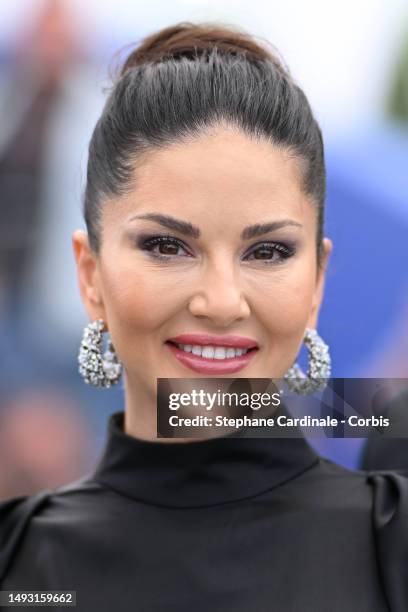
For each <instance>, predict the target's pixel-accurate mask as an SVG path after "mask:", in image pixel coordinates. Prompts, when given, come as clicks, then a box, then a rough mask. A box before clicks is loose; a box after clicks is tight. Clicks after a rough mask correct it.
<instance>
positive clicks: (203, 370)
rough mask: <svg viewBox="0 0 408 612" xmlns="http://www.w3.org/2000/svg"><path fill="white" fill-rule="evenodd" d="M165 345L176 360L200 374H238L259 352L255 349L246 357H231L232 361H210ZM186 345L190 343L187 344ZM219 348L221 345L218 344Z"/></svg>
mask: <svg viewBox="0 0 408 612" xmlns="http://www.w3.org/2000/svg"><path fill="white" fill-rule="evenodd" d="M165 344H166V346H168V347H169V349H170V351H171V352H172V353H173V355H174V356H175V357H176V359H178V360H179V361H180V362H181V363H182V364H183V365H185V366H186V367H188V368H190V369H191V370H194V371H195V372H199V373H200V374H233V373H234V372H238V371H239V370H242V369H243V368H244V367H245V366H247V365H248V364H249V362H250V361H251V359H252V358H253V356H254V355H255V354H256V353H257V352H258V348H255V349H254V350H252V351H249V352H248V353H245V355H240V356H239V357H231V358H230V359H209V358H207V357H200V356H199V355H193V353H186V352H185V351H183V350H182V349H179V348H178V346H176V345H175V344H172V343H171V342H169V341H167V342H166V343H165ZM181 344H184V342H181ZM185 344H190V343H189V342H186V343H185ZM217 346H220V345H219V344H218V345H217ZM221 346H222V345H221ZM235 346H237V345H235Z"/></svg>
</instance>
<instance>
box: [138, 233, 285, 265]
mask: <svg viewBox="0 0 408 612" xmlns="http://www.w3.org/2000/svg"><path fill="white" fill-rule="evenodd" d="M168 243H171V244H175V245H176V246H178V247H181V248H182V249H184V250H187V249H186V247H185V245H184V244H183V242H182V241H181V240H179V239H178V238H175V237H174V236H152V237H150V238H148V239H147V240H146V239H142V240H141V241H140V244H139V247H140V248H141V249H142V250H143V251H148V253H149V254H150V255H151V256H152V257H154V258H156V259H159V260H161V261H169V260H170V259H172V258H173V257H178V255H163V254H162V253H154V252H153V249H154V248H155V247H156V246H159V245H160V244H168ZM264 247H266V248H268V249H271V251H272V252H273V253H278V254H279V259H278V262H276V261H270V260H265V259H259V260H256V259H255V260H251V261H259V262H261V263H262V264H265V265H277V263H278V264H279V263H282V262H284V261H285V260H286V259H289V258H290V257H292V256H293V255H294V254H295V248H294V247H293V246H288V245H285V244H283V243H281V242H260V243H257V244H255V245H253V247H252V251H251V253H250V254H252V253H253V252H254V251H257V250H258V249H260V248H264Z"/></svg>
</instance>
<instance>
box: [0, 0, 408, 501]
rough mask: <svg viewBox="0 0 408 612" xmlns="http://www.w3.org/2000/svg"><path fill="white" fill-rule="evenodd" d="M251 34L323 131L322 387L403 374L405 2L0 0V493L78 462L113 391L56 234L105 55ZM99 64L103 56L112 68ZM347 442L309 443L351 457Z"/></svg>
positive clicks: (83, 460)
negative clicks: (268, 46)
mask: <svg viewBox="0 0 408 612" xmlns="http://www.w3.org/2000/svg"><path fill="white" fill-rule="evenodd" d="M186 20H191V21H221V22H223V23H225V24H231V25H236V26H240V27H243V28H244V29H246V30H247V31H248V32H250V33H252V34H254V35H256V36H258V37H261V38H264V39H267V40H268V41H270V42H271V43H272V44H273V45H275V46H276V48H277V49H278V50H279V52H280V53H281V54H282V56H283V58H284V60H285V62H286V63H287V65H288V66H289V69H290V71H291V73H292V74H293V76H294V77H295V79H296V80H297V81H298V83H299V84H300V85H301V87H302V88H303V89H304V91H305V93H306V95H307V96H308V98H309V100H310V102H311V105H312V107H313V110H314V112H315V115H316V117H317V119H318V121H319V123H320V125H321V127H322V130H323V134H324V137H325V146H326V160H327V172H328V194H327V204H326V232H325V233H326V235H327V236H329V237H330V238H331V239H332V240H333V243H334V250H333V253H332V257H331V261H330V267H329V271H328V275H327V282H326V293H325V301H324V305H323V308H322V311H321V316H320V321H319V332H320V334H321V336H322V337H323V338H324V339H325V341H326V342H327V343H328V344H329V345H330V351H331V355H332V361H333V375H334V376H336V377H378V378H380V377H390V378H408V273H407V268H408V240H407V239H408V8H407V6H406V2H405V1H400V0H390V1H389V2H382V1H380V0H377V1H371V2H369V1H364V0H362V1H360V2H358V3H355V2H351V1H348V0H346V1H343V2H341V3H340V2H330V3H327V2H324V1H323V0H319V1H317V0H316V1H310V2H307V3H305V2H302V1H301V0H296V1H295V0H287V1H286V2H282V1H279V2H278V1H275V0H271V1H270V2H268V3H265V2H262V1H261V0H253V1H252V2H251V3H249V2H244V1H234V2H228V1H227V0H218V1H217V2H215V1H206V2H204V1H200V0H173V2H171V3H168V2H165V1H164V0H157V1H152V2H150V3H148V5H147V4H146V3H142V2H138V1H130V0H115V2H113V1H112V0H107V1H105V2H102V1H96V0H93V1H90V0H88V1H87V2H86V3H83V2H80V0H70V1H69V2H68V1H66V2H64V1H63V0H19V1H15V2H14V3H1V4H0V84H1V88H0V126H1V127H0V198H1V212H0V238H1V240H0V360H1V362H0V498H2V497H9V496H12V495H17V494H20V493H22V494H26V493H30V492H34V491H36V490H38V489H40V488H43V487H49V486H56V485H58V484H64V483H65V482H69V481H70V480H73V479H74V478H76V477H79V476H81V475H82V474H83V473H84V472H85V471H86V470H87V469H89V468H91V467H92V466H93V464H94V462H95V460H96V458H97V456H98V453H99V451H100V449H101V445H102V444H103V440H104V436H105V429H106V419H107V416H108V415H109V414H110V413H111V412H114V411H116V410H121V409H122V408H123V398H122V390H121V389H120V388H112V389H110V390H106V391H102V390H95V389H92V388H90V387H87V386H86V385H85V384H84V383H83V382H82V379H81V378H80V376H79V374H78V371H77V361H76V360H77V352H78V348H79V343H80V339H81V335H82V330H83V327H84V325H85V324H86V323H87V318H86V315H85V311H84V308H83V306H82V303H81V300H80V297H79V290H78V287H77V280H76V271H75V263H74V257H73V253H72V246H71V235H72V232H73V230H74V229H76V228H78V227H84V223H83V220H82V216H81V198H82V191H83V188H84V175H85V168H86V160H87V145H88V142H89V138H90V135H91V133H92V130H93V127H94V125H95V122H96V120H97V118H98V116H99V114H100V111H101V109H102V106H103V102H104V99H105V95H106V94H105V92H106V88H107V87H108V86H109V83H110V80H109V69H110V68H112V69H114V67H115V63H114V61H115V60H114V59H113V58H114V54H115V53H116V52H117V51H118V50H119V49H120V48H122V47H123V46H124V45H127V44H128V43H133V42H137V41H138V40H139V39H140V38H141V37H143V36H145V35H146V34H148V33H151V32H153V31H155V30H157V29H159V28H161V27H164V26H166V25H170V24H172V23H176V22H178V21H186ZM112 59H113V61H112ZM363 443H364V441H363V440H360V439H353V440H341V439H326V440H325V439H321V440H318V439H314V440H313V444H314V445H315V446H316V447H317V448H318V449H319V450H320V452H322V453H323V454H325V455H326V456H328V457H330V458H332V459H334V460H335V461H338V462H339V463H342V464H344V465H346V466H350V467H355V466H357V465H358V460H359V454H360V452H361V448H362V444H363Z"/></svg>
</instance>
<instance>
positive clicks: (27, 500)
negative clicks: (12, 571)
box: [0, 491, 50, 586]
mask: <svg viewBox="0 0 408 612" xmlns="http://www.w3.org/2000/svg"><path fill="white" fill-rule="evenodd" d="M49 493H50V492H49V491H41V492H39V493H37V494H36V495H31V496H22V497H14V498H12V499H9V500H7V501H4V502H0V586H1V583H2V580H3V578H4V576H5V573H6V571H7V568H8V566H9V564H10V562H11V560H12V558H13V556H14V554H15V552H16V551H17V549H18V544H19V541H20V538H21V536H22V535H23V532H24V529H25V528H26V526H27V524H28V522H29V520H30V517H31V516H33V514H35V513H36V512H37V511H38V510H39V509H40V508H41V507H42V506H43V505H44V504H45V503H46V501H47V499H48V497H49Z"/></svg>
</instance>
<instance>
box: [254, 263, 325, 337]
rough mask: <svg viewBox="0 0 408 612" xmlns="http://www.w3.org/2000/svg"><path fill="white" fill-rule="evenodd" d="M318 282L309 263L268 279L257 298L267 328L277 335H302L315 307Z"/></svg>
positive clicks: (265, 279)
mask: <svg viewBox="0 0 408 612" xmlns="http://www.w3.org/2000/svg"><path fill="white" fill-rule="evenodd" d="M314 283H315V271H314V269H313V266H312V265H309V264H308V263H307V262H299V265H297V266H294V267H293V268H291V269H290V270H289V269H286V270H282V272H279V271H276V272H274V273H273V274H271V275H270V277H268V278H264V282H263V283H262V293H261V295H260V292H258V294H257V297H256V298H255V299H256V312H257V313H258V316H259V318H260V319H262V323H263V325H264V327H265V329H267V330H268V331H269V332H270V333H271V334H273V335H274V336H275V337H277V336H279V335H282V336H285V337H289V336H298V335H299V334H301V333H302V330H304V328H305V326H306V324H307V320H308V318H309V313H310V310H311V307H312V301H313V294H314ZM258 295H259V297H258ZM261 296H262V297H261Z"/></svg>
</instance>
